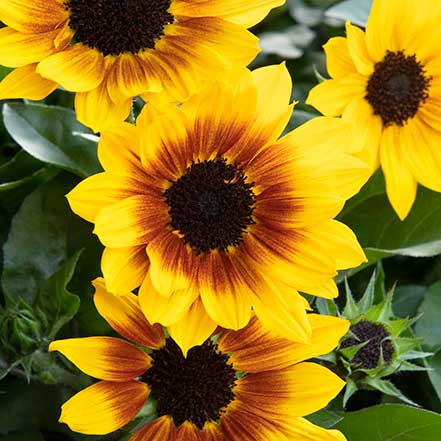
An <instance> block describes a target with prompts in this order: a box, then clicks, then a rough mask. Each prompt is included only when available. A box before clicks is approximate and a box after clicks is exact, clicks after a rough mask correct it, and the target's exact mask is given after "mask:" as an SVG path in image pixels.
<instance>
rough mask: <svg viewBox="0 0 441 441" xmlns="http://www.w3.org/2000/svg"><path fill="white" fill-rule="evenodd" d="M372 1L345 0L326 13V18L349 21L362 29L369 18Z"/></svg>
mask: <svg viewBox="0 0 441 441" xmlns="http://www.w3.org/2000/svg"><path fill="white" fill-rule="evenodd" d="M371 5H372V0H345V1H343V2H341V3H339V4H338V5H335V6H333V7H332V8H329V9H328V10H327V11H326V13H325V14H326V16H327V17H332V18H339V19H341V20H344V21H346V20H349V21H350V22H351V23H354V24H356V25H359V26H362V27H364V26H365V25H366V22H367V19H368V17H369V12H370V10H371Z"/></svg>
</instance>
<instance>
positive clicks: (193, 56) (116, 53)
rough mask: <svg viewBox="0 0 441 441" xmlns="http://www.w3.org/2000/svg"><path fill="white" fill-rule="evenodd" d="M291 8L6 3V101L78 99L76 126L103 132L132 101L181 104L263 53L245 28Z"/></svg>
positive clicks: (199, 1)
mask: <svg viewBox="0 0 441 441" xmlns="http://www.w3.org/2000/svg"><path fill="white" fill-rule="evenodd" d="M283 3H284V0H252V1H244V0H125V1H122V0H94V1H90V0H2V1H1V2H0V21H2V22H3V23H5V24H6V25H7V27H5V28H2V29H0V64H2V65H4V66H8V67H13V68H16V69H15V70H14V71H12V72H11V73H10V74H9V75H8V76H7V77H6V78H5V79H4V80H3V81H2V82H1V83H0V99H6V98H28V99H32V100H39V99H43V98H45V97H46V96H47V95H49V94H50V93H51V92H52V91H53V90H55V89H56V88H57V86H58V85H61V86H62V87H64V88H65V89H67V90H69V91H72V92H77V94H76V97H75V108H76V111H77V117H78V119H79V120H80V121H81V122H83V123H84V124H86V125H88V126H90V127H92V128H93V129H94V130H96V131H99V130H102V129H103V128H105V127H106V126H108V125H109V124H111V123H112V122H114V121H117V120H120V121H122V120H124V119H125V118H126V117H127V116H128V114H129V111H130V105H131V101H132V97H133V96H136V95H139V94H143V93H147V92H153V93H157V92H161V91H164V93H165V94H166V95H167V96H168V97H169V99H172V100H176V101H179V102H180V101H183V100H185V99H187V98H188V97H189V96H190V95H192V94H193V93H194V92H195V91H196V90H198V88H199V87H200V83H201V80H203V79H204V78H211V77H213V76H217V75H219V74H221V73H222V72H223V71H225V70H228V69H230V68H231V67H232V66H237V65H243V66H245V65H247V64H248V63H249V62H250V61H251V60H252V59H253V58H254V57H255V56H256V54H257V53H258V43H257V38H256V37H255V36H253V35H252V34H251V33H250V32H248V31H247V30H246V28H248V27H250V26H252V25H254V24H256V23H258V22H259V21H260V20H262V19H263V18H264V17H265V15H266V14H267V13H268V12H269V10H270V9H272V8H274V7H276V6H280V5H281V4H283Z"/></svg>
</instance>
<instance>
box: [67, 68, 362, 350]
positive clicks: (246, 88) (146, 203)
mask: <svg viewBox="0 0 441 441" xmlns="http://www.w3.org/2000/svg"><path fill="white" fill-rule="evenodd" d="M291 89H292V81H291V77H290V75H289V72H288V70H287V69H286V66H285V65H284V64H280V65H278V66H267V67H265V68H261V69H257V70H255V71H253V72H250V71H249V70H247V69H240V68H238V69H234V70H233V71H231V72H230V73H229V75H227V76H225V77H223V78H222V79H221V80H219V81H216V82H212V83H208V84H207V85H206V87H205V88H204V89H203V90H202V91H200V92H199V93H197V94H195V95H193V96H192V97H191V99H190V100H188V101H187V102H185V103H183V104H182V105H181V106H175V105H170V104H168V105H163V106H162V107H159V106H157V105H154V104H152V103H150V104H147V105H146V106H144V108H143V110H142V112H141V113H140V115H139V117H138V119H137V121H136V126H133V125H130V124H127V123H125V124H119V125H115V126H114V127H113V128H112V130H110V129H109V130H107V131H105V132H103V133H102V136H101V140H100V143H99V146H98V149H99V158H100V161H101V163H102V165H103V168H104V170H105V171H104V172H103V173H100V174H97V175H95V176H91V177H89V178H87V179H86V180H84V181H83V182H81V183H80V184H79V185H78V186H77V187H76V188H74V189H73V190H72V191H71V192H70V193H69V194H68V195H67V198H68V200H69V203H70V206H71V208H72V209H73V210H74V211H75V212H76V213H77V214H79V215H81V216H82V217H84V218H85V219H87V220H89V221H91V222H93V223H94V224H95V230H94V232H95V233H96V234H97V235H98V237H99V238H100V240H101V241H102V242H103V243H104V245H105V246H106V251H105V252H104V254H103V259H102V268H103V275H104V278H105V279H106V285H107V287H108V289H109V290H110V291H111V292H113V293H114V294H115V295H122V294H128V293H130V292H131V291H133V290H134V289H137V288H138V287H139V300H140V304H141V307H142V308H143V311H144V314H145V315H146V317H147V318H148V319H149V321H150V322H152V323H161V324H162V325H164V326H167V327H168V328H169V330H170V332H171V333H172V335H173V336H174V338H175V340H176V342H177V343H178V344H179V345H180V347H181V349H182V350H183V351H184V353H185V352H186V351H187V350H188V349H190V348H191V347H192V346H193V345H196V344H201V343H203V342H204V341H205V340H206V339H207V338H208V336H209V335H210V334H211V333H212V332H213V331H214V329H215V328H216V326H222V327H223V328H226V329H233V330H237V329H241V328H243V327H244V326H246V325H247V323H248V322H249V320H250V318H251V315H252V311H253V312H254V313H255V314H256V316H257V317H258V318H259V319H260V320H261V321H262V323H264V324H265V326H268V327H270V328H272V329H273V330H274V331H275V332H278V333H279V334H280V335H282V336H284V337H286V338H288V339H291V340H293V341H302V342H305V343H306V342H308V341H310V338H311V328H310V325H309V323H308V321H307V318H306V310H307V309H308V308H309V305H308V304H307V302H306V301H305V299H304V298H303V297H302V296H301V295H300V294H299V291H302V292H305V293H310V294H313V295H318V296H322V297H326V298H332V297H335V296H336V295H337V288H336V285H335V283H334V282H333V276H334V275H335V274H336V271H337V269H343V268H348V267H352V266H356V265H358V264H360V263H361V262H363V261H364V260H365V256H364V253H363V251H362V249H361V248H360V245H359V244H358V242H357V240H356V238H355V235H354V234H353V233H352V231H351V230H350V229H349V228H347V227H346V226H345V225H343V224H342V223H340V222H338V221H336V220H334V219H333V218H334V217H335V216H336V214H337V213H338V212H339V211H340V210H341V208H342V207H343V205H344V201H345V200H346V199H347V198H348V197H350V196H352V195H353V194H354V193H355V192H357V191H358V189H359V188H360V186H361V185H362V184H363V183H364V182H365V180H366V178H367V176H368V175H369V173H370V170H369V168H368V166H366V164H365V163H363V162H362V161H360V160H358V159H356V158H354V157H353V156H352V155H351V154H350V152H351V151H352V150H353V149H355V150H356V149H357V147H358V146H357V145H356V144H355V143H354V141H353V139H352V138H350V133H349V134H348V130H347V128H348V125H347V124H346V123H344V122H342V121H341V120H339V119H336V118H317V119H315V120H312V121H310V122H309V123H307V124H305V125H303V126H301V127H299V128H297V129H295V130H294V131H292V132H291V133H288V134H286V135H284V136H282V135H281V134H282V132H283V130H284V128H285V126H286V125H287V123H288V121H289V119H290V117H291V114H292V111H293V104H291V103H290V98H291ZM188 326H191V327H192V329H193V332H187V331H186V329H187V328H188Z"/></svg>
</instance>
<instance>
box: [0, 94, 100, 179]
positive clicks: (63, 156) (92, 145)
mask: <svg viewBox="0 0 441 441" xmlns="http://www.w3.org/2000/svg"><path fill="white" fill-rule="evenodd" d="M3 118H4V123H5V126H6V129H7V130H8V132H9V134H10V135H11V136H12V138H14V140H15V141H16V142H17V144H19V145H20V146H21V147H22V148H23V149H24V150H26V151H27V152H28V153H29V154H30V155H32V156H34V157H35V158H37V159H39V160H41V161H43V162H46V163H48V164H53V165H56V166H58V167H60V168H63V169H66V170H68V171H71V172H73V173H75V174H77V175H79V176H81V177H86V176H89V175H91V174H94V173H97V172H98V171H100V170H101V167H100V165H99V163H98V158H97V145H96V142H94V141H93V140H91V139H90V138H87V137H85V136H84V135H85V134H88V135H92V132H91V131H90V130H89V129H87V128H86V127H84V126H83V125H81V124H80V123H79V122H78V121H77V120H76V118H75V113H74V112H73V111H72V110H70V109H66V108H64V107H55V106H47V105H44V104H35V103H8V104H5V105H4V107H3Z"/></svg>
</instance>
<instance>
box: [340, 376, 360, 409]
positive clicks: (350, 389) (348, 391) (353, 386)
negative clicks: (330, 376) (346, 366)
mask: <svg viewBox="0 0 441 441" xmlns="http://www.w3.org/2000/svg"><path fill="white" fill-rule="evenodd" d="M357 390H358V386H357V383H356V382H355V381H353V380H352V379H351V378H347V379H346V387H345V393H344V395H343V407H346V404H347V403H348V401H349V398H351V397H352V395H354V394H355V392H357Z"/></svg>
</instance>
